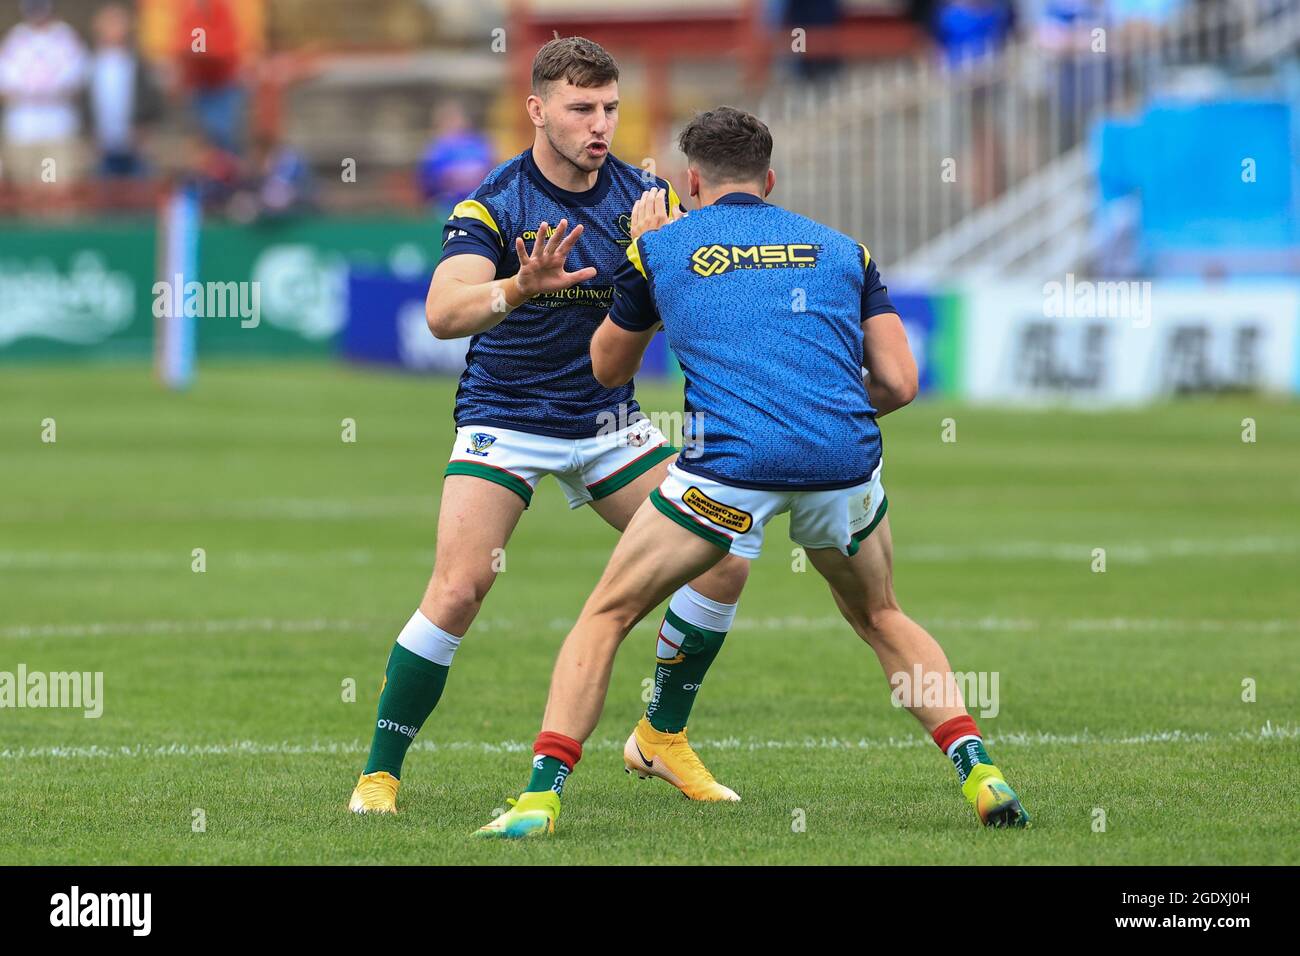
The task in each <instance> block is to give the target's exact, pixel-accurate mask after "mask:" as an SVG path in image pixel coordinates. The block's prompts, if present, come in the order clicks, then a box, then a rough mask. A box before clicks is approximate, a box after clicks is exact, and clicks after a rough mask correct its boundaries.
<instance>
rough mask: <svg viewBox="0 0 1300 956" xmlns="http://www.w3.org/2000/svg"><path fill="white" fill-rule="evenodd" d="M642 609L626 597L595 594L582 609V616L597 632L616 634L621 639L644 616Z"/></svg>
mask: <svg viewBox="0 0 1300 956" xmlns="http://www.w3.org/2000/svg"><path fill="white" fill-rule="evenodd" d="M644 610H645V609H644V608H641V607H640V606H637V605H635V604H634V603H633V602H631V601H629V600H627V599H626V598H624V599H619V598H617V597H614V596H605V595H600V594H596V595H593V596H592V600H590V601H588V603H587V606H586V607H584V608H583V609H582V616H583V617H584V618H586V619H587V621H588V622H589V623H592V624H595V625H596V629H597V630H598V631H599V632H601V633H609V634H611V635H613V634H617V635H618V637H617V639H618V640H620V641H621V640H622V639H623V638H624V637H625V636H626V635H627V632H628V631H630V630H632V628H633V627H634V626H635V625H636V622H637V621H639V620H641V618H642V617H643V616H644Z"/></svg>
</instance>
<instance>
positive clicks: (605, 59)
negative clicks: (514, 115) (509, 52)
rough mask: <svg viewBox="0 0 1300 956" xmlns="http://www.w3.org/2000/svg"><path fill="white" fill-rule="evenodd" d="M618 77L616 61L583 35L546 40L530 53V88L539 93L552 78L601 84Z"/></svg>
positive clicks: (577, 84) (595, 84)
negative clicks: (541, 45)
mask: <svg viewBox="0 0 1300 956" xmlns="http://www.w3.org/2000/svg"><path fill="white" fill-rule="evenodd" d="M617 79H618V64H617V63H615V62H614V58H613V57H612V56H610V55H609V53H608V52H607V51H606V50H605V48H604V47H603V46H601V45H600V44H599V43H595V42H593V41H591V40H588V39H587V38H586V37H561V36H557V37H556V38H555V39H553V40H550V41H548V42H547V43H546V45H545V46H543V47H542V48H541V49H540V50H538V51H537V56H535V57H533V92H534V93H537V94H541V93H543V92H544V90H545V87H546V86H547V85H548V84H550V83H554V82H555V81H556V80H568V81H569V82H570V83H572V84H573V85H574V86H588V87H590V86H604V85H605V84H607V83H613V82H614V81H615V80H617Z"/></svg>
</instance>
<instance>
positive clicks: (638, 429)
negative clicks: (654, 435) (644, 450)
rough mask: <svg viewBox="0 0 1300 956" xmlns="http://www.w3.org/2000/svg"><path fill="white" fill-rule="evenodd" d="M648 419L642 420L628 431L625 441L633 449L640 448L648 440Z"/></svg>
mask: <svg viewBox="0 0 1300 956" xmlns="http://www.w3.org/2000/svg"><path fill="white" fill-rule="evenodd" d="M650 427H651V426H650V419H648V418H643V419H642V420H641V421H639V422H637V424H635V425H633V426H632V427H631V428H629V429H628V431H627V435H626V436H625V437H626V440H627V443H628V444H629V445H631V446H632V447H633V448H640V447H641V446H642V445H644V444H645V443H646V442H648V441H649V440H650Z"/></svg>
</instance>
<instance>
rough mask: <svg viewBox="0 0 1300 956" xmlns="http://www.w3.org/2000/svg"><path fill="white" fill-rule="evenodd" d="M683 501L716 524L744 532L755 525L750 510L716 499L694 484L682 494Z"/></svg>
mask: <svg viewBox="0 0 1300 956" xmlns="http://www.w3.org/2000/svg"><path fill="white" fill-rule="evenodd" d="M682 503H683V504H684V505H686V507H688V508H690V509H691V510H692V511H694V512H695V513H696V514H697V515H700V516H701V517H703V518H707V519H709V520H710V521H712V522H713V523H714V524H716V525H719V526H720V527H723V528H730V529H731V530H732V531H736V532H739V533H740V534H744V533H745V532H747V531H748V530H749V529H750V528H752V527H753V526H754V516H753V515H751V514H750V513H749V512H748V511H741V510H740V509H739V508H733V507H731V505H724V504H723V503H722V502H721V501H715V500H713V499H712V498H710V497H709V496H708V495H706V494H705V493H704V492H702V491H700V489H699V488H696V487H695V486H694V485H692V486H691V487H690V488H688V489H686V494H684V495H682Z"/></svg>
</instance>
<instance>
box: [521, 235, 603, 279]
mask: <svg viewBox="0 0 1300 956" xmlns="http://www.w3.org/2000/svg"><path fill="white" fill-rule="evenodd" d="M547 228H548V225H547V223H542V224H541V225H540V226H538V227H537V238H536V239H534V240H533V251H532V253H531V254H530V253H529V252H528V250H527V249H526V248H525V247H524V240H523V238H522V237H516V238H515V252H517V253H518V254H519V274H518V275H517V276H515V282H516V283H517V284H518V286H519V291H520V292H522V293H523V294H524V295H527V296H534V295H537V294H538V293H539V292H555V291H557V290H559V289H567V288H569V287H570V286H573V285H577V284H578V283H579V282H585V281H586V280H588V279H594V278H595V277H596V270H595V269H593V268H590V267H588V268H586V269H579V270H578V271H577V272H568V271H566V270H565V268H564V260H565V259H566V258H567V257H568V255H569V250H570V249H572V248H573V244H574V243H576V242H577V241H578V237H579V236H581V235H582V229H583V227H582V226H580V225H579V226H576V227H574V230H573V232H570V233H569V234H568V236H567V237H566V236H565V233H566V232H568V229H569V220H567V219H561V220H560V224H559V225H558V226H556V227H555V229H554V230H553V231H552V232H551V234H550V235H549V236H547V235H546V230H547Z"/></svg>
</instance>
